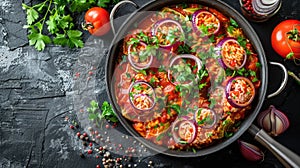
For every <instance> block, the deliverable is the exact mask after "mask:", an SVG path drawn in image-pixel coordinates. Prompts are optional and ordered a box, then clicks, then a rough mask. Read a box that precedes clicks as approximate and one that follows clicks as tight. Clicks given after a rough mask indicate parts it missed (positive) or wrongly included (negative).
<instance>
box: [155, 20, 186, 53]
mask: <svg viewBox="0 0 300 168" xmlns="http://www.w3.org/2000/svg"><path fill="white" fill-rule="evenodd" d="M165 23H173V24H175V25H176V26H177V27H178V28H179V30H180V31H181V34H182V35H183V36H184V31H183V29H182V26H181V25H180V23H178V22H177V21H175V20H173V19H170V18H165V19H161V20H158V21H157V22H156V23H155V24H154V25H153V27H152V29H151V34H152V36H156V33H157V29H158V28H159V27H160V26H161V25H163V24H165ZM180 44H181V42H180V41H178V40H177V41H175V42H174V43H173V44H169V45H161V44H160V45H159V46H160V48H163V49H166V50H173V49H176V48H177V47H178V46H179V45H180Z"/></svg>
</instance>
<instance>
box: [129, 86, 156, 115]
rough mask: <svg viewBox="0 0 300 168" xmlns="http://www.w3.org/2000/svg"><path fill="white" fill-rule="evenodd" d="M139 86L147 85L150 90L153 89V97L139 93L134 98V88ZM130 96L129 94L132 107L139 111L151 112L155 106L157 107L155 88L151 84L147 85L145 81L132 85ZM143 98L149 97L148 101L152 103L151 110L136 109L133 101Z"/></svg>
mask: <svg viewBox="0 0 300 168" xmlns="http://www.w3.org/2000/svg"><path fill="white" fill-rule="evenodd" d="M139 84H144V85H147V86H148V87H149V88H151V89H152V90H153V92H152V93H153V94H152V95H151V96H149V95H147V94H143V93H138V94H136V95H134V97H133V98H132V97H131V95H130V93H132V89H133V88H134V86H136V85H139ZM128 94H129V100H130V103H131V105H132V106H133V107H134V108H135V109H137V110H139V111H149V110H151V109H153V108H154V106H155V97H156V95H155V92H154V88H153V87H152V86H151V85H150V84H149V83H147V82H145V81H137V82H134V83H132V84H131V86H130V88H129V92H128ZM141 96H143V97H147V99H148V100H149V101H150V102H151V106H150V107H149V108H146V109H140V108H138V107H136V105H135V104H134V102H133V100H135V99H136V98H138V97H141Z"/></svg>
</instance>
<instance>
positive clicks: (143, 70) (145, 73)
mask: <svg viewBox="0 0 300 168" xmlns="http://www.w3.org/2000/svg"><path fill="white" fill-rule="evenodd" d="M138 72H139V73H141V74H143V75H147V72H146V70H145V69H142V70H139V71H138Z"/></svg>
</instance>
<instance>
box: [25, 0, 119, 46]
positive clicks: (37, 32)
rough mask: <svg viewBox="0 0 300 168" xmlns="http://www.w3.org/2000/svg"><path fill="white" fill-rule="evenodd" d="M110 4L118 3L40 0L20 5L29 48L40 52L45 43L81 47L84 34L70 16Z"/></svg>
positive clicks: (103, 0) (89, 0)
mask: <svg viewBox="0 0 300 168" xmlns="http://www.w3.org/2000/svg"><path fill="white" fill-rule="evenodd" d="M111 1H113V3H116V2H117V1H118V0H43V1H42V2H40V3H37V4H35V5H32V6H29V5H27V4H25V3H23V4H22V8H23V9H24V10H25V11H26V15H27V17H26V19H27V24H26V25H25V26H24V28H26V29H28V36H27V37H28V40H29V45H32V46H34V47H35V48H36V49H37V50H38V51H43V50H44V49H45V47H46V45H47V44H55V45H60V46H68V47H70V48H74V47H77V48H81V47H83V46H84V43H83V41H82V34H83V33H82V32H81V31H80V30H77V29H76V25H75V22H74V19H73V15H74V14H78V13H80V12H83V11H86V10H87V9H89V8H91V7H93V6H100V7H107V6H108V4H109V3H111Z"/></svg>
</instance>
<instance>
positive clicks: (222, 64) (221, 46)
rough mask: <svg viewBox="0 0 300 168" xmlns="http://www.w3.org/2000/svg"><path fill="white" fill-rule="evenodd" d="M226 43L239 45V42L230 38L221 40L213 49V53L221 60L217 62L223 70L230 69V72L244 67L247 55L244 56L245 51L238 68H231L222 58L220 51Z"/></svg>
mask: <svg viewBox="0 0 300 168" xmlns="http://www.w3.org/2000/svg"><path fill="white" fill-rule="evenodd" d="M228 42H234V43H236V44H238V45H239V46H240V44H239V42H238V41H237V40H236V39H235V38H232V37H226V38H224V39H223V40H221V41H220V42H219V43H218V44H217V46H216V48H215V52H216V55H218V56H220V57H221V58H220V59H218V62H219V64H220V65H221V66H222V67H223V68H230V69H232V70H236V69H241V68H242V67H244V66H245V64H246V62H247V54H246V51H245V54H244V58H243V62H242V64H241V65H240V66H231V65H230V64H229V63H228V62H227V61H226V60H225V58H224V56H223V55H222V50H223V48H224V46H225V44H226V43H228Z"/></svg>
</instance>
